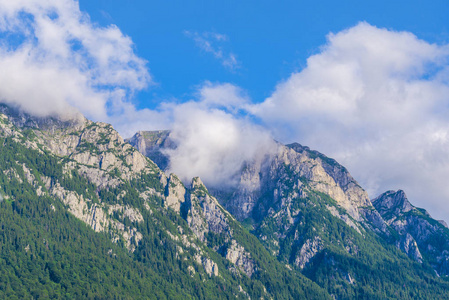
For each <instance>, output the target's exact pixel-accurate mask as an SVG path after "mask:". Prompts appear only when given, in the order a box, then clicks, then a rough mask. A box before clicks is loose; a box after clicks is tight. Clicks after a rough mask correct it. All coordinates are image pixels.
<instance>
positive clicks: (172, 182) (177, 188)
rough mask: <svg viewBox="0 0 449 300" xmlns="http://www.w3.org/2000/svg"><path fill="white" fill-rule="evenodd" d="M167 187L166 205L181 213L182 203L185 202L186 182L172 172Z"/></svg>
mask: <svg viewBox="0 0 449 300" xmlns="http://www.w3.org/2000/svg"><path fill="white" fill-rule="evenodd" d="M165 189H166V192H165V194H166V196H165V202H164V205H165V207H170V208H171V209H173V210H174V211H176V212H178V213H179V212H180V210H181V205H182V204H183V203H184V202H185V196H186V189H185V187H184V184H183V183H182V181H181V180H180V179H179V178H178V177H177V176H176V175H175V174H170V177H169V178H168V182H167V185H166V188H165Z"/></svg>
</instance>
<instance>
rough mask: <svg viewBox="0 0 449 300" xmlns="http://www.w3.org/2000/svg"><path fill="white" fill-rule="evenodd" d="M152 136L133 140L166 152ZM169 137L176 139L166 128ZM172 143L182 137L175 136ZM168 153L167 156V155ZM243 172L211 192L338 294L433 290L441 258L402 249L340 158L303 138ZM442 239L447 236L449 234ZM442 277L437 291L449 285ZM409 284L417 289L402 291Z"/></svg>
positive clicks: (273, 249) (282, 255)
mask: <svg viewBox="0 0 449 300" xmlns="http://www.w3.org/2000/svg"><path fill="white" fill-rule="evenodd" d="M152 136H153V135H152V134H151V133H145V134H142V133H140V137H139V136H138V135H135V136H134V137H133V138H132V139H130V142H131V143H132V144H134V145H135V143H136V141H139V140H141V139H145V138H146V139H147V140H146V143H145V145H146V147H145V148H139V149H140V150H141V151H143V152H144V153H152V155H156V156H164V153H165V152H164V147H160V146H159V147H158V148H152V147H151V145H152V144H153V142H152ZM164 140H165V141H170V136H169V133H168V132H166V133H165V134H164ZM170 147H171V148H173V147H176V145H174V144H173V142H170ZM165 160H166V161H167V162H168V163H169V157H167V156H165ZM165 166H168V165H165ZM237 176H238V177H239V178H240V179H239V183H238V184H237V186H235V187H233V188H229V187H226V188H223V187H221V186H213V187H209V191H210V193H211V194H212V195H214V196H215V197H216V198H217V199H218V201H219V202H220V203H221V204H222V205H223V207H224V208H226V209H227V210H228V211H229V212H230V213H231V214H232V215H233V216H234V217H235V218H236V219H237V220H238V221H240V222H241V223H242V224H244V225H245V226H246V227H247V228H248V230H250V232H251V233H252V234H254V235H255V236H256V237H257V238H258V239H259V241H260V243H262V244H263V245H264V247H265V248H266V249H267V250H269V251H270V253H271V254H272V255H273V256H274V257H276V258H277V259H278V260H279V261H280V262H282V263H285V264H287V265H289V266H290V267H291V268H292V269H294V270H297V271H299V272H301V273H303V274H305V275H306V276H307V277H308V278H310V279H312V280H313V281H314V282H316V283H318V284H319V285H320V286H322V287H324V288H326V289H327V291H328V292H329V293H330V294H332V295H333V296H334V297H336V298H355V297H357V298H358V297H368V298H370V299H373V298H384V297H386V296H388V297H393V298H407V297H410V298H416V297H418V298H419V297H420V296H421V297H422V295H423V294H421V292H422V291H424V290H427V291H428V292H429V293H433V292H434V291H435V290H434V289H435V287H430V286H428V282H434V280H437V281H439V279H438V278H437V277H436V275H435V272H434V270H432V267H435V264H432V263H431V261H430V260H429V259H427V258H426V259H424V260H421V261H420V260H415V259H412V260H411V259H409V258H408V257H406V255H404V253H402V252H401V251H399V250H402V251H404V249H405V248H404V247H401V245H400V244H398V243H397V236H398V234H397V230H396V229H395V228H394V226H392V224H391V223H390V222H389V219H384V213H385V211H384V210H378V208H377V207H376V206H374V205H373V202H371V200H370V199H369V197H368V195H367V193H366V192H365V191H364V190H363V188H362V187H361V186H360V185H359V184H358V183H357V182H356V180H354V178H353V177H352V176H351V175H350V174H349V172H348V171H347V170H346V168H344V167H343V166H341V165H340V164H338V163H337V162H336V161H335V160H333V159H331V158H328V157H326V156H325V155H323V154H321V153H319V152H317V151H313V150H310V149H309V148H308V147H305V146H301V145H300V144H297V143H295V144H291V145H281V144H279V145H278V151H277V153H276V154H275V155H272V156H270V157H267V158H266V159H265V160H263V161H254V162H247V163H246V164H245V165H244V166H243V167H242V169H241V171H240V173H239V174H238V175H237ZM387 210H388V209H387ZM390 213H391V214H393V215H394V214H395V212H394V211H391V212H390ZM429 218H430V217H429ZM434 223H438V224H440V223H439V222H437V221H435V222H434ZM442 241H445V242H447V241H449V238H448V236H444V237H442ZM425 245H428V244H426V243H425ZM404 252H406V251H404ZM405 254H408V253H407V252H406V253H405ZM437 272H438V271H437ZM418 274H419V275H418ZM412 278H413V279H412ZM409 279H411V280H410V281H409ZM368 283H369V284H368ZM441 283H442V286H440V287H439V288H437V289H440V292H441V293H442V294H440V295H439V296H441V295H444V293H447V286H446V283H445V282H443V281H442V282H441ZM412 286H413V287H418V286H419V288H417V289H415V288H412ZM404 287H406V288H407V289H409V288H411V289H412V290H408V291H407V292H404V291H403V290H404Z"/></svg>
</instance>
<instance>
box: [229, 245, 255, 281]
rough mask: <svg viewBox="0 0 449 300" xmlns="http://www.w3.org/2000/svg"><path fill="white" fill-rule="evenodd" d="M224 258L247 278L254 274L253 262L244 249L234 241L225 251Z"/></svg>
mask: <svg viewBox="0 0 449 300" xmlns="http://www.w3.org/2000/svg"><path fill="white" fill-rule="evenodd" d="M225 257H226V259H227V260H229V261H230V262H232V263H233V264H234V265H236V266H237V267H238V268H239V269H240V270H241V271H242V272H244V273H245V274H246V275H248V276H249V277H251V276H252V275H253V274H254V272H256V267H255V264H254V260H252V259H251V254H250V253H249V252H247V251H245V248H243V247H242V246H241V245H239V244H238V243H237V241H236V240H232V242H231V244H230V245H229V247H228V248H227V249H226V255H225Z"/></svg>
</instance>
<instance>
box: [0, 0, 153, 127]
mask: <svg viewBox="0 0 449 300" xmlns="http://www.w3.org/2000/svg"><path fill="white" fill-rule="evenodd" d="M0 34H2V35H3V36H4V37H5V38H3V39H2V43H1V44H0V69H1V70H2V72H1V73H0V82H1V84H0V100H1V101H3V102H6V103H9V104H13V105H16V106H18V107H20V108H22V109H23V110H25V111H27V112H30V113H33V114H35V115H40V116H46V115H67V114H69V115H73V113H76V111H80V112H82V113H83V114H85V115H86V116H87V117H89V118H93V119H101V120H103V121H108V118H109V116H111V115H113V113H114V112H110V111H109V107H115V108H116V110H117V109H118V106H120V104H121V103H126V102H127V101H128V100H129V97H130V96H131V95H132V94H133V93H134V92H135V91H138V90H141V89H143V88H145V87H146V86H147V85H148V83H149V82H150V81H151V77H150V75H149V73H148V70H147V68H146V62H145V61H144V60H143V59H141V58H139V57H137V56H136V55H135V54H134V52H133V43H132V41H131V39H130V38H129V37H127V36H125V35H123V33H122V32H121V31H120V30H119V29H118V28H117V27H116V26H109V27H100V26H98V25H96V24H93V23H92V22H91V21H90V19H89V16H88V15H87V14H85V13H82V12H81V11H80V10H79V4H78V2H77V1H73V0H46V1H39V0H15V1H9V0H0Z"/></svg>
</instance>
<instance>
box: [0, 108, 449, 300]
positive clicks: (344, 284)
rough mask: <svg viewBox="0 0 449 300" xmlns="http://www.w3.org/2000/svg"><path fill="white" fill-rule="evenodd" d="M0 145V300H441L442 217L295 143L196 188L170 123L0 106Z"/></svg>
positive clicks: (444, 291) (445, 268) (448, 236)
mask: <svg viewBox="0 0 449 300" xmlns="http://www.w3.org/2000/svg"><path fill="white" fill-rule="evenodd" d="M0 143H1V145H2V148H1V149H2V151H1V152H0V216H1V217H0V222H1V229H2V230H1V232H0V246H1V249H2V251H1V254H0V265H1V268H2V271H3V274H4V275H3V276H1V278H0V295H1V297H2V298H8V299H14V298H15V299H22V298H32V299H47V298H50V299H66V298H70V299H73V298H76V299H86V298H89V299H90V298H92V299H94V298H95V299H230V298H232V299H234V298H238V299H240V298H242V299H355V298H357V299H445V298H449V282H448V279H449V277H448V276H449V229H448V227H447V225H446V224H445V223H444V222H443V221H438V220H435V219H433V218H432V217H431V216H430V215H429V213H427V212H426V211H425V210H424V209H421V208H417V207H414V206H413V205H412V204H411V203H410V202H409V201H408V199H407V197H406V194H405V192H404V191H402V190H399V191H387V192H385V193H383V194H381V195H379V196H378V197H376V198H375V199H370V198H369V197H368V194H367V192H366V191H365V190H364V189H363V187H361V186H360V185H359V184H358V183H357V181H356V180H355V179H354V178H353V177H352V176H351V175H350V173H349V172H348V170H347V169H346V168H345V167H344V166H342V165H340V164H339V163H338V162H337V161H335V160H333V159H332V158H329V157H327V156H325V155H324V154H321V153H319V152H317V151H314V150H311V149H309V148H308V147H306V146H302V145H300V144H297V143H294V144H289V145H283V144H280V143H277V144H276V145H277V149H276V151H275V152H274V153H270V154H266V155H265V156H263V157H261V158H257V159H254V160H252V161H247V162H245V163H244V164H243V165H242V166H241V169H240V170H239V171H238V172H237V173H236V174H235V176H234V178H233V184H228V183H225V182H223V184H218V185H217V184H215V185H213V186H206V185H205V184H204V183H203V182H202V180H201V178H199V177H195V178H190V179H188V180H187V181H186V180H185V179H184V178H183V179H184V180H181V179H180V177H179V176H177V175H176V174H170V173H169V172H170V169H171V161H170V155H169V153H170V151H171V150H173V149H176V147H177V145H176V142H175V141H173V140H172V139H171V138H170V131H151V132H149V131H140V132H138V133H136V134H135V135H134V136H133V137H132V138H130V139H127V140H125V139H123V138H122V137H121V136H120V135H119V134H118V132H117V131H115V129H114V128H113V127H112V126H111V125H109V124H106V123H100V122H92V121H89V120H87V119H86V118H84V117H82V116H80V117H79V118H78V119H71V120H62V119H59V118H56V117H54V118H52V117H45V118H42V117H35V116H31V115H28V114H26V113H24V112H21V111H19V110H17V109H14V108H11V107H8V106H6V105H0Z"/></svg>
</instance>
